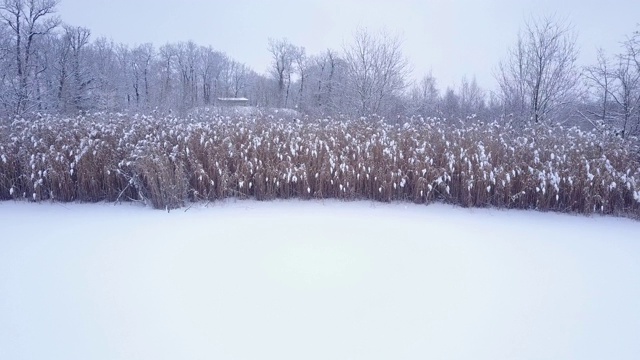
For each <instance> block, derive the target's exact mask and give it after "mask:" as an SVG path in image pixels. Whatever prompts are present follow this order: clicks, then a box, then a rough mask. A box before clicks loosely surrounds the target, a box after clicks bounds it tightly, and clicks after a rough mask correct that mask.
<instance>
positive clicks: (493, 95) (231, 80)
mask: <svg viewBox="0 0 640 360" xmlns="http://www.w3.org/2000/svg"><path fill="white" fill-rule="evenodd" d="M58 4H59V0H1V1H0V113H1V114H2V115H3V117H5V118H7V117H11V116H15V115H24V114H27V113H33V112H46V113H53V114H75V113H78V112H79V111H136V112H149V111H153V110H161V111H169V110H171V111H176V112H179V113H181V114H184V113H186V112H188V111H190V110H192V109H194V108H199V107H207V106H211V105H215V103H216V99H217V98H221V97H246V98H248V99H249V103H250V105H252V106H257V107H272V108H290V109H295V110H297V111H299V112H300V113H302V114H311V115H325V116H333V115H349V116H366V115H371V114H377V115H380V116H385V117H387V118H394V117H397V116H401V115H419V116H423V117H444V118H450V119H462V120H464V119H467V118H472V117H481V118H482V117H486V118H492V119H496V118H498V119H504V120H505V121H510V122H521V123H540V122H544V123H576V122H580V123H585V124H592V125H594V126H605V127H609V128H611V129H613V130H614V131H616V132H617V133H618V134H619V135H620V136H622V137H628V136H635V135H638V134H639V133H640V35H639V34H638V32H636V33H634V34H631V35H630V36H628V37H627V38H626V39H624V41H623V43H622V47H621V51H620V53H619V54H615V55H607V54H605V53H604V52H603V51H600V53H599V55H598V58H597V59H595V61H594V65H593V66H589V67H586V68H582V67H580V66H578V64H577V59H578V49H577V46H576V38H577V34H576V33H575V32H574V31H573V30H572V28H571V26H570V25H569V24H568V23H567V22H566V21H564V20H562V19H558V18H556V17H540V18H530V19H529V20H528V21H527V22H526V23H525V24H524V26H523V28H522V30H521V31H520V33H519V34H518V36H517V39H516V42H515V44H514V45H513V46H512V47H510V48H509V49H508V51H507V55H506V56H505V58H504V60H503V61H502V62H500V64H498V65H497V67H496V69H495V71H494V75H495V78H496V80H497V82H498V84H499V87H498V88H497V89H496V90H495V91H487V90H485V89H482V88H481V87H479V86H478V84H477V82H476V80H475V78H471V79H466V78H463V79H462V80H461V82H460V85H459V86H457V87H447V88H444V89H440V88H439V86H438V83H437V80H436V79H435V78H434V77H433V76H432V75H427V76H425V77H423V78H422V79H420V80H419V81H412V80H411V67H410V64H409V62H408V60H407V58H406V57H405V56H404V54H403V53H402V38H401V37H399V36H397V35H394V34H391V33H389V32H385V31H379V32H373V31H368V30H366V29H359V30H357V31H356V32H355V33H354V34H353V37H352V39H351V41H350V42H348V43H347V44H345V45H344V46H343V48H342V49H339V50H333V49H328V50H326V51H324V52H322V53H319V54H309V53H307V51H306V50H305V48H304V47H303V46H298V45H295V44H292V43H291V42H289V41H288V40H287V39H269V41H268V44H267V48H266V51H268V52H269V53H270V55H271V58H272V61H271V65H270V70H269V71H268V72H267V73H265V74H260V73H257V72H256V71H254V70H252V69H251V68H249V67H248V66H246V65H245V64H243V63H241V62H238V61H236V60H234V59H232V58H230V57H229V56H228V55H227V54H225V53H224V52H222V51H219V50H216V49H213V48H212V47H210V46H208V47H207V46H200V45H197V44H195V43H193V42H181V43H175V44H165V45H163V46H160V47H158V48H156V47H155V46H154V45H152V44H149V43H147V44H141V45H137V46H133V47H130V46H127V45H124V44H117V43H114V42H113V41H110V40H108V39H105V38H97V39H92V38H91V31H90V29H87V28H84V27H78V26H72V25H68V24H64V23H62V21H61V19H60V18H59V17H58V16H57V15H56V6H57V5H58Z"/></svg>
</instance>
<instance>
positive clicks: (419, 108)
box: [410, 73, 440, 117]
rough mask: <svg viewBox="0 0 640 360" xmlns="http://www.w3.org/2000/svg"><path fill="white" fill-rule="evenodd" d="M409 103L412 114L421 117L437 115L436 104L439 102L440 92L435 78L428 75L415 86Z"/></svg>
mask: <svg viewBox="0 0 640 360" xmlns="http://www.w3.org/2000/svg"><path fill="white" fill-rule="evenodd" d="M410 101H411V104H412V105H413V108H414V110H413V113H417V114H418V115H420V116H423V117H430V116H436V115H438V103H439V102H440V91H439V90H438V86H437V82H436V78H435V77H434V76H433V75H432V74H431V73H429V74H428V75H425V76H424V77H423V78H422V80H420V82H419V83H418V84H416V85H414V87H413V89H412V90H411V93H410Z"/></svg>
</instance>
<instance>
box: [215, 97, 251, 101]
mask: <svg viewBox="0 0 640 360" xmlns="http://www.w3.org/2000/svg"><path fill="white" fill-rule="evenodd" d="M218 101H249V99H247V98H243V97H239V98H218Z"/></svg>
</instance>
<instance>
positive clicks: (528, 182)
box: [0, 113, 640, 218]
mask: <svg viewBox="0 0 640 360" xmlns="http://www.w3.org/2000/svg"><path fill="white" fill-rule="evenodd" d="M639 180H640V163H639V157H638V153H637V152H636V150H634V148H632V146H631V145H630V143H629V142H628V141H625V140H622V139H620V138H618V137H616V136H613V135H610V134H606V133H604V134H603V133H600V132H595V131H593V132H589V131H582V130H580V129H577V128H561V127H554V128H549V127H545V126H543V125H539V126H531V127H528V128H512V127H509V126H507V125H504V124H499V123H489V124H487V123H481V122H466V123H462V122H450V121H444V120H441V119H422V118H409V119H405V120H403V121H399V122H398V123H395V124H391V123H389V122H386V121H384V120H383V119H379V118H375V117H372V118H359V119H346V118H336V119H331V118H320V119H308V118H303V119H293V120H292V119H279V118H277V117H274V116H253V117H241V116H234V117H224V116H219V115H208V114H206V113H204V114H202V113H201V114H197V115H193V116H190V117H186V118H178V117H174V116H170V115H159V114H150V115H126V114H104V113H97V114H90V115H82V116H77V117H74V118H59V117H52V116H36V117H33V118H28V119H22V118H19V119H15V120H13V121H11V122H6V121H5V122H4V123H0V199H1V200H11V199H28V200H30V201H43V200H54V201H61V202H69V201H82V202H98V201H110V202H117V201H141V202H144V203H145V204H149V205H151V206H153V207H154V208H158V209H175V208H180V207H184V206H187V205H188V204H189V203H191V202H197V201H216V200H220V199H225V198H230V197H237V198H255V199H258V200H270V199H288V198H300V199H329V198H331V199H344V200H356V199H367V200H375V201H383V202H390V201H410V202H415V203H431V202H434V201H438V202H445V203H451V204H457V205H461V206H466V207H489V206H491V207H497V208H517V209H536V210H541V211H558V212H570V213H580V214H592V213H602V214H614V215H620V216H630V217H634V218H640V183H639Z"/></svg>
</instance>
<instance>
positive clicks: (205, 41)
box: [58, 0, 640, 89]
mask: <svg viewBox="0 0 640 360" xmlns="http://www.w3.org/2000/svg"><path fill="white" fill-rule="evenodd" d="M58 9H59V14H60V15H61V16H62V19H63V21H65V22H66V23H69V24H72V25H81V26H86V27H88V28H90V29H91V30H92V33H93V35H94V38H95V37H97V36H106V37H107V38H111V39H113V40H114V41H116V42H123V43H127V44H130V45H135V44H140V43H145V42H151V43H153V44H155V45H156V46H158V45H162V44H164V43H167V42H178V41H187V40H193V41H194V42H196V43H198V44H200V45H211V46H213V47H214V48H216V49H218V50H222V51H224V52H226V53H227V54H229V55H230V56H231V57H233V58H234V59H236V60H237V61H240V62H243V63H245V64H247V65H249V66H250V67H252V68H253V69H254V70H256V71H258V72H260V73H264V72H265V71H266V69H267V67H268V64H269V62H270V57H269V54H268V52H267V39H268V38H269V37H273V38H282V37H286V38H288V39H289V40H290V41H291V42H293V43H294V44H296V45H301V46H305V47H306V48H307V51H308V52H309V53H318V52H321V51H323V50H325V49H327V48H333V49H338V50H339V49H341V48H342V45H343V44H344V43H345V41H348V40H349V39H350V36H351V35H352V34H353V31H354V30H355V29H356V28H357V27H359V26H360V27H366V28H369V29H379V28H386V29H387V30H390V31H392V32H399V33H401V34H402V35H403V36H404V39H405V41H404V51H405V55H406V56H407V57H408V58H409V60H410V62H411V65H412V67H413V70H414V71H413V74H414V77H415V78H420V77H421V76H422V75H424V74H426V73H428V72H429V71H430V70H431V71H432V72H433V74H434V76H435V77H436V78H437V80H438V84H439V87H440V88H441V89H444V88H446V87H447V86H450V85H455V84H458V83H459V82H460V79H461V78H462V77H463V76H467V77H471V76H473V75H475V76H476V77H477V79H478V82H479V83H480V85H482V86H484V87H493V86H494V84H495V82H494V79H493V75H492V71H493V70H494V69H495V67H496V65H497V63H498V61H499V60H500V59H501V58H503V57H504V55H505V53H506V50H507V48H508V46H510V45H511V44H513V42H514V41H515V38H516V36H517V32H518V29H519V27H520V26H521V25H522V23H523V20H524V19H525V17H526V16H528V15H530V14H534V15H535V14H556V15H557V16H559V17H563V18H567V19H569V20H570V21H571V23H572V24H573V25H574V28H575V30H576V31H577V32H578V35H579V38H578V42H579V46H580V49H581V58H580V61H581V63H583V64H589V63H592V62H594V60H595V52H596V48H598V47H603V48H605V49H606V50H608V51H610V52H614V51H617V49H618V46H619V42H620V41H622V40H623V39H624V37H625V36H627V35H630V34H631V33H632V32H633V31H635V30H638V29H640V27H638V26H637V24H638V22H640V17H638V14H640V1H631V0H609V1H606V2H605V1H602V0H562V1H558V0H486V1H480V0H478V1H475V0H459V1H455V0H394V1H387V0H306V1H303V0H269V1H266V0H264V1H263V0H228V1H220V0H61V3H60V6H59V8H58Z"/></svg>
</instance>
